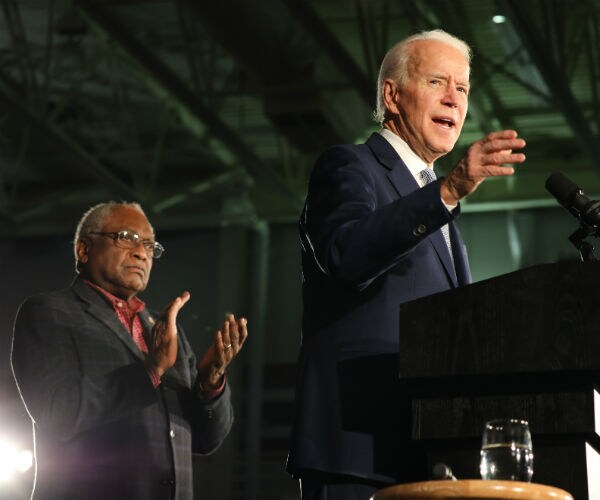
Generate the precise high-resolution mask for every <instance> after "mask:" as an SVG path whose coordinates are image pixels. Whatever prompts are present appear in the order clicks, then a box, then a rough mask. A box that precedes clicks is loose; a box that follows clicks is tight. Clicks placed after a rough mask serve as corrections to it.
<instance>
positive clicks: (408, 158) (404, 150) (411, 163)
mask: <svg viewBox="0 0 600 500" xmlns="http://www.w3.org/2000/svg"><path fill="white" fill-rule="evenodd" d="M379 133H380V134H381V136H382V137H383V138H384V139H385V140H386V141H388V142H389V143H390V145H391V146H392V147H393V148H394V150H395V151H396V153H398V156H400V158H402V161H403V162H404V164H405V165H406V167H407V168H408V170H410V173H411V174H412V176H413V177H414V178H415V180H416V181H417V183H418V184H419V186H422V185H423V182H422V181H421V177H420V176H419V172H420V171H421V170H423V169H425V168H433V164H432V165H428V164H427V163H425V162H424V161H423V160H422V159H421V158H419V157H418V156H417V155H416V154H415V152H414V151H413V150H412V149H410V146H409V145H408V144H407V143H406V142H405V141H404V140H403V139H402V138H401V137H400V136H398V135H396V134H394V132H392V131H391V130H389V129H387V128H382V129H381V130H380V131H379Z"/></svg>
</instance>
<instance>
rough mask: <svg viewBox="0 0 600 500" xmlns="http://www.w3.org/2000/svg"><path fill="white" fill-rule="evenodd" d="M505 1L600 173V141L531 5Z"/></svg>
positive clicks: (575, 135) (554, 93) (574, 133)
mask: <svg viewBox="0 0 600 500" xmlns="http://www.w3.org/2000/svg"><path fill="white" fill-rule="evenodd" d="M501 4H502V5H503V7H504V9H505V11H506V13H507V14H508V16H509V18H510V19H511V21H512V22H513V24H514V26H515V29H516V31H517V33H518V34H519V37H520V38H521V40H522V42H523V45H524V46H525V48H526V49H527V51H528V53H529V55H530V57H531V60H532V61H533V63H534V64H535V65H536V67H537V68H538V70H539V72H540V75H541V76H542V78H543V80H544V82H545V84H546V86H547V87H548V89H550V92H551V94H552V97H553V101H554V104H555V105H556V107H557V108H558V109H559V110H560V111H561V113H562V114H563V116H564V117H565V120H566V121H567V123H568V124H569V127H570V128H571V130H572V131H573V137H574V140H575V141H576V142H577V143H578V144H579V146H580V147H581V149H582V150H583V151H584V152H585V153H586V154H587V156H588V158H589V161H590V163H591V165H592V166H593V168H594V169H595V170H596V172H597V174H600V142H599V141H598V138H597V137H596V135H595V134H594V132H593V131H592V129H591V127H590V126H589V123H588V122H587V120H586V118H585V116H584V114H583V111H582V109H581V106H580V105H579V103H578V102H577V100H576V99H575V96H574V95H573V93H572V92H571V89H570V87H569V84H568V82H567V80H566V77H565V72H564V70H563V69H562V68H560V67H559V66H558V65H557V64H556V62H555V61H554V60H553V59H552V57H551V55H550V54H551V51H550V50H549V47H548V46H547V45H548V44H547V41H545V40H544V39H543V38H542V36H541V35H540V32H539V31H538V29H537V27H536V24H535V23H534V22H533V20H532V19H531V16H530V15H529V8H528V6H526V5H524V4H523V2H522V1H521V0H501Z"/></svg>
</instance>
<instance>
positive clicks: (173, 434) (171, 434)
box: [169, 429, 175, 439]
mask: <svg viewBox="0 0 600 500" xmlns="http://www.w3.org/2000/svg"><path fill="white" fill-rule="evenodd" d="M169 436H171V439H173V438H174V437H175V431H174V430H173V429H171V430H170V431H169Z"/></svg>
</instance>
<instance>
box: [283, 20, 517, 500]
mask: <svg viewBox="0 0 600 500" xmlns="http://www.w3.org/2000/svg"><path fill="white" fill-rule="evenodd" d="M469 65H470V49H469V47H468V46H467V45H466V44H465V43H464V42H462V41H461V40H459V39H457V38H455V37H453V36H451V35H449V34H448V33H445V32H443V31H441V30H434V31H429V32H423V33H420V34H418V35H414V36H412V37H409V38H407V39H406V40H404V41H402V42H400V43H399V44H397V45H395V46H394V47H393V48H392V49H390V51H389V52H388V53H387V55H386V56H385V58H384V60H383V62H382V65H381V69H380V73H379V80H378V88H377V110H376V113H375V116H376V118H377V120H378V121H379V122H380V123H381V126H382V128H381V130H380V131H379V133H375V134H373V135H372V136H371V137H370V138H369V139H368V141H367V142H366V143H365V144H360V145H344V146H337V147H334V148H332V149H330V150H328V151H327V152H325V153H324V154H323V155H322V156H321V157H320V158H319V159H318V161H317V163H316V165H315V167H314V170H313V173H312V175H311V179H310V183H309V188H308V196H307V199H306V204H305V206H304V211H303V213H302V216H301V219H300V237H301V244H302V271H303V303H304V314H303V325H302V346H301V350H300V357H299V376H298V383H297V390H296V418H295V422H294V428H293V435H292V445H291V450H290V454H289V458H288V470H289V471H290V472H291V473H292V474H293V475H294V476H295V477H298V478H299V479H300V486H301V494H302V498H303V500H309V499H310V500H353V499H363V500H366V499H368V498H369V497H370V495H371V494H373V492H375V491H376V490H377V489H378V488H380V487H383V486H385V485H389V484H393V483H395V482H397V480H398V477H399V473H400V468H401V464H400V457H401V455H402V450H400V449H398V447H397V445H398V434H399V432H401V431H402V429H401V427H402V425H403V424H402V422H401V420H400V415H401V412H400V407H401V405H402V401H398V400H397V398H396V393H397V391H394V381H395V380H396V377H397V369H396V364H395V360H396V359H397V353H398V337H399V331H398V310H399V307H398V306H399V305H400V304H401V303H403V302H406V301H410V300H413V299H417V298H419V297H423V296H426V295H430V294H433V293H436V292H441V291H444V290H449V289H452V288H455V287H458V286H461V285H464V284H467V283H469V282H470V279H471V278H470V272H469V265H468V261H467V255H466V251H465V248H464V244H463V242H462V239H461V237H460V234H459V231H458V228H457V227H456V225H455V223H454V219H455V218H456V217H457V216H458V215H459V214H460V204H459V202H460V200H461V199H462V198H464V197H465V196H467V195H468V194H469V193H471V192H473V191H474V190H475V189H476V188H477V186H478V185H479V184H480V183H481V182H483V181H484V180H485V179H486V178H487V177H490V176H504V175H511V174H512V173H513V171H514V170H513V168H512V167H509V166H505V165H506V164H512V163H520V162H523V161H524V160H525V156H524V155H523V154H522V153H513V150H515V149H520V148H523V147H524V146H525V141H523V140H522V139H518V138H517V133H516V132H515V131H512V130H504V131H497V132H492V133H490V134H489V135H488V136H487V137H486V138H484V139H482V140H480V141H478V142H476V143H474V144H473V145H471V147H470V148H469V149H468V151H467V153H466V155H465V157H464V158H463V159H462V160H461V161H460V162H459V163H458V164H457V165H456V166H455V167H454V168H453V169H452V170H451V172H450V173H449V174H448V176H447V177H446V178H440V179H436V180H434V179H433V176H432V175H431V174H432V173H433V163H434V161H435V160H437V159H438V158H440V157H442V156H443V155H445V154H446V153H448V152H450V151H451V150H452V148H453V147H454V144H455V143H456V141H457V139H458V137H459V135H460V132H461V129H462V126H463V123H464V120H465V116H466V113H467V105H468V96H469V72H470V66H469Z"/></svg>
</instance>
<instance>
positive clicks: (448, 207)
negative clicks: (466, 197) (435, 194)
mask: <svg viewBox="0 0 600 500" xmlns="http://www.w3.org/2000/svg"><path fill="white" fill-rule="evenodd" d="M442 203H443V204H444V206H445V207H446V209H447V210H448V212H452V211H453V210H454V209H455V208H456V207H458V203H455V204H454V205H450V204H448V203H446V202H445V201H444V199H443V198H442Z"/></svg>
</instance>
